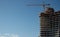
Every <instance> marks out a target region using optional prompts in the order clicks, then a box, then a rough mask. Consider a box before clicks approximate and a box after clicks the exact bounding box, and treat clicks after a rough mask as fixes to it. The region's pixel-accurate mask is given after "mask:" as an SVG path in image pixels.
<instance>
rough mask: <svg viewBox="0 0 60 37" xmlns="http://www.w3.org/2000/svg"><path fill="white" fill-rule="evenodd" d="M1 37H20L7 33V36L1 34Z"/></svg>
mask: <svg viewBox="0 0 60 37" xmlns="http://www.w3.org/2000/svg"><path fill="white" fill-rule="evenodd" d="M0 37H19V35H17V34H8V33H5V34H1V35H0Z"/></svg>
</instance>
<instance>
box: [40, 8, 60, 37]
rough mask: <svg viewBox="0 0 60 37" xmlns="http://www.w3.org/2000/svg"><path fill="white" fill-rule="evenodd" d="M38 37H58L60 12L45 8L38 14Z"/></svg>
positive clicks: (59, 33)
mask: <svg viewBox="0 0 60 37" xmlns="http://www.w3.org/2000/svg"><path fill="white" fill-rule="evenodd" d="M40 36H41V37H60V11H57V12H55V11H54V9H53V8H47V9H46V11H44V12H42V13H41V14H40Z"/></svg>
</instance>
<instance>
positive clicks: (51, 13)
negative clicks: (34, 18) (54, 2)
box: [40, 8, 60, 17]
mask: <svg viewBox="0 0 60 37" xmlns="http://www.w3.org/2000/svg"><path fill="white" fill-rule="evenodd" d="M42 16H60V11H57V12H55V11H54V9H53V8H47V9H46V10H45V12H41V14H40V17H42Z"/></svg>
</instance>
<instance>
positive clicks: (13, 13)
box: [0, 0, 60, 37]
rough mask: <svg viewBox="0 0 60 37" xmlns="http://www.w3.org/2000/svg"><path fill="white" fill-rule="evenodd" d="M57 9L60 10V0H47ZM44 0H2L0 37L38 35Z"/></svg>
mask: <svg viewBox="0 0 60 37" xmlns="http://www.w3.org/2000/svg"><path fill="white" fill-rule="evenodd" d="M45 2H46V3H50V4H51V7H53V8H54V9H55V10H56V11H57V10H60V5H59V2H60V0H45ZM41 3H42V0H0V37H2V36H3V37H6V36H4V35H7V36H9V37H38V36H39V31H40V30H39V29H40V21H39V20H40V19H39V13H41V12H42V11H43V8H42V7H41V6H27V4H41Z"/></svg>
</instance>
